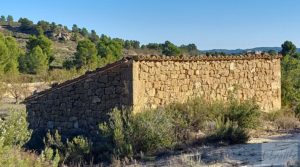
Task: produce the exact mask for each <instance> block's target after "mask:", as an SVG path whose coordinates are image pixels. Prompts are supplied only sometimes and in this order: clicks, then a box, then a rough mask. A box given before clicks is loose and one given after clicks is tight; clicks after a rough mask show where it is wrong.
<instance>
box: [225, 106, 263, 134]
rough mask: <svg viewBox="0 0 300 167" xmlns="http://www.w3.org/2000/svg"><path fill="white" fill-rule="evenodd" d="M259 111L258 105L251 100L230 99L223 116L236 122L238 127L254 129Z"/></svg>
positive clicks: (256, 125)
mask: <svg viewBox="0 0 300 167" xmlns="http://www.w3.org/2000/svg"><path fill="white" fill-rule="evenodd" d="M260 113H261V111H260V109H259V106H258V105H257V104H256V103H255V102H253V101H243V102H238V101H236V100H232V101H231V102H230V103H229V106H228V108H227V112H225V115H224V118H225V119H228V120H229V121H232V122H236V123H237V124H238V126H239V127H240V128H245V129H255V128H257V127H258V125H259V117H260Z"/></svg>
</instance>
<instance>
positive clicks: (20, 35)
mask: <svg viewBox="0 0 300 167" xmlns="http://www.w3.org/2000/svg"><path fill="white" fill-rule="evenodd" d="M0 32H2V33H4V34H6V35H12V36H13V37H14V38H15V39H16V40H17V41H18V43H19V45H20V47H22V48H23V49H25V48H26V42H27V41H28V40H29V37H30V36H31V35H35V33H34V32H32V31H28V32H26V31H25V32H24V31H22V30H21V29H20V25H14V26H9V25H0ZM48 33H52V32H48ZM64 35H65V36H70V35H71V33H70V32H67V33H65V34H64ZM49 36H50V35H49ZM51 36H53V38H51V37H50V38H49V39H51V40H52V42H53V53H54V56H55V60H54V62H53V63H52V65H53V66H61V65H62V62H63V61H64V60H66V59H67V58H70V57H72V56H73V55H74V53H75V52H76V46H77V42H76V41H72V40H70V39H69V38H66V39H63V40H62V39H60V37H62V34H61V32H57V33H53V34H51Z"/></svg>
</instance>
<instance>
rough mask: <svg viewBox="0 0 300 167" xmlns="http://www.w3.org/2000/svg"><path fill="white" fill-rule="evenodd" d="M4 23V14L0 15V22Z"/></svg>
mask: <svg viewBox="0 0 300 167" xmlns="http://www.w3.org/2000/svg"><path fill="white" fill-rule="evenodd" d="M5 23H6V19H5V16H3V15H1V17H0V24H1V25H4V24H5Z"/></svg>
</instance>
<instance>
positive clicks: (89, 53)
mask: <svg viewBox="0 0 300 167" xmlns="http://www.w3.org/2000/svg"><path fill="white" fill-rule="evenodd" d="M64 64H65V66H66V65H67V63H64ZM72 65H75V66H76V67H77V68H82V67H87V68H88V69H95V68H96V67H97V65H98V57H97V49H96V46H95V44H94V43H93V42H91V41H90V40H83V41H79V42H78V45H77V51H76V53H75V59H74V61H73V64H70V63H69V64H68V66H72Z"/></svg>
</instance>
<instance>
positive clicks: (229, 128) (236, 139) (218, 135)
mask: <svg viewBox="0 0 300 167" xmlns="http://www.w3.org/2000/svg"><path fill="white" fill-rule="evenodd" d="M216 125H217V126H216V131H215V132H214V133H213V134H212V135H211V136H209V137H208V140H209V141H213V142H216V141H218V142H225V143H228V144H240V143H245V142H247V141H248V140H249V134H248V133H247V131H246V129H244V128H242V127H240V126H239V125H238V124H237V123H236V122H232V121H229V120H227V121H224V119H221V118H219V119H217V121H216Z"/></svg>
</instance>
